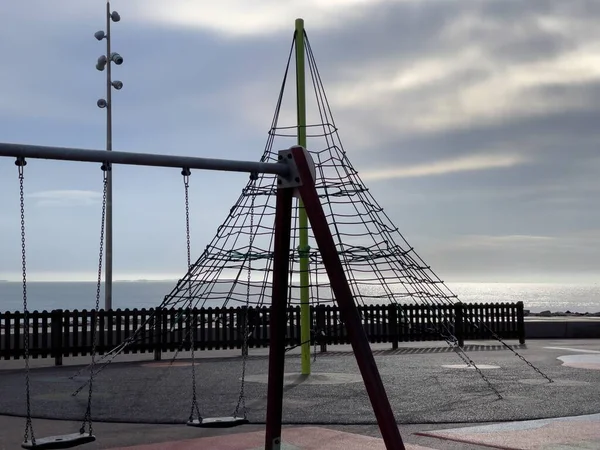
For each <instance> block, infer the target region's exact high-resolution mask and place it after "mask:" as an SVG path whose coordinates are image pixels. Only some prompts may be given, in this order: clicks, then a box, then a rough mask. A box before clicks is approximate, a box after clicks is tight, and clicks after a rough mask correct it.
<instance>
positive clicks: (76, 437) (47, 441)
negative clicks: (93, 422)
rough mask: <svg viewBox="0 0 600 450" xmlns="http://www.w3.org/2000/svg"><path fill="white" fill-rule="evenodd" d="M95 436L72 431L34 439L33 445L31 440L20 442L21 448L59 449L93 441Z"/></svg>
mask: <svg viewBox="0 0 600 450" xmlns="http://www.w3.org/2000/svg"><path fill="white" fill-rule="evenodd" d="M95 440H96V437H95V436H94V435H91V434H89V433H72V434H63V435H61V436H48V437H44V438H40V439H36V440H35V445H34V444H33V442H32V441H30V440H29V441H25V442H23V443H22V444H21V447H23V448H33V449H39V450H43V449H46V448H53V449H60V448H71V447H76V446H78V445H81V444H87V443H89V442H94V441H95Z"/></svg>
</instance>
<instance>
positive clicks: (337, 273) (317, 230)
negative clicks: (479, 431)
mask: <svg viewBox="0 0 600 450" xmlns="http://www.w3.org/2000/svg"><path fill="white" fill-rule="evenodd" d="M291 152H292V155H293V158H294V161H295V163H296V167H297V168H298V173H299V175H300V180H302V185H301V186H300V187H298V191H299V192H300V196H301V197H302V199H303V200H304V205H305V208H306V213H307V215H308V218H309V220H310V224H311V226H312V229H313V232H314V235H315V240H316V241H317V245H318V246H319V251H320V252H321V256H322V258H323V263H324V264H325V269H326V270H327V275H328V276H329V281H330V283H331V288H332V290H333V293H334V296H335V299H336V301H337V303H338V306H339V308H340V313H341V316H342V320H343V322H344V324H345V325H346V331H347V333H348V338H349V339H350V343H351V344H352V350H354V355H355V357H356V362H357V364H358V367H359V369H360V373H361V375H362V378H363V381H364V383H365V388H366V390H367V394H368V395H369V399H370V400H371V405H372V407H373V412H374V413H375V417H376V418H377V423H378V424H379V429H380V431H381V435H382V437H383V441H384V442H385V447H386V448H387V449H388V450H405V447H404V443H403V442H402V437H401V436H400V431H399V430H398V425H397V424H396V419H395V418H394V413H393V411H392V407H391V405H390V402H389V399H388V397H387V394H386V392H385V387H384V386H383V382H382V380H381V376H380V375H379V370H378V369H377V364H376V363H375V358H374V357H373V353H372V352H371V347H370V346H369V340H368V339H367V335H366V333H365V330H364V328H363V325H362V321H361V319H360V315H359V314H358V309H357V308H356V304H355V303H354V299H353V298H352V291H351V290H350V286H349V285H348V280H347V278H346V275H345V274H344V269H343V267H342V263H341V261H340V257H339V255H338V252H337V249H336V248H335V243H334V241H333V236H332V235H331V231H330V230H329V225H328V224H327V218H326V217H325V213H324V211H323V207H322V206H321V203H320V200H319V196H318V194H317V191H316V189H315V184H314V181H313V180H312V175H311V173H310V170H309V167H308V163H307V160H306V157H305V156H304V152H303V149H302V148H292V149H291ZM286 267H287V266H286Z"/></svg>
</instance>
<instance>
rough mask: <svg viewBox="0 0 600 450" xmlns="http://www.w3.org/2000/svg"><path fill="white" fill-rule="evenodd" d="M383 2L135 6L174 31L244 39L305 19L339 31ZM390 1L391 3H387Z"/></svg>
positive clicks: (151, 0) (149, 2)
mask: <svg viewBox="0 0 600 450" xmlns="http://www.w3.org/2000/svg"><path fill="white" fill-rule="evenodd" d="M383 1H384V0H287V1H285V2H282V1H279V0H254V1H252V2H247V1H238V0H221V1H218V2H197V1H194V0H179V1H176V2H175V1H173V2H168V3H167V2H164V1H158V0H144V1H143V2H141V1H137V2H135V3H136V4H137V5H136V6H137V8H139V11H138V17H139V18H142V19H143V20H146V21H151V22H154V23H158V24H163V25H168V26H172V27H190V28H196V29H206V30H210V31H212V32H214V33H217V34H219V35H222V36H227V37H235V38H242V37H246V36H257V35H267V34H272V33H275V32H278V31H282V30H288V29H290V27H291V26H292V24H293V22H292V21H293V20H294V19H295V18H297V17H302V18H305V19H306V20H307V22H309V23H310V26H311V28H325V27H327V28H339V27H342V26H344V20H347V19H349V18H354V17H359V16H360V15H361V14H364V13H365V12H367V11H368V8H372V7H374V6H377V4H379V3H383ZM387 1H390V0H387Z"/></svg>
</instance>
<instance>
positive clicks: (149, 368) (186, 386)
mask: <svg viewBox="0 0 600 450" xmlns="http://www.w3.org/2000/svg"><path fill="white" fill-rule="evenodd" d="M511 344H513V343H512V342H511ZM372 347H373V350H374V354H375V359H376V362H377V364H378V367H379V369H380V372H381V374H382V379H383V381H384V384H385V386H386V389H387V392H388V396H389V397H390V401H391V403H392V407H393V410H394V412H395V414H396V417H397V420H398V423H399V427H400V431H401V433H402V436H403V439H404V442H405V443H406V444H407V449H414V450H420V449H425V450H426V449H433V450H449V449H465V450H471V449H483V448H499V449H532V450H534V449H535V450H537V449H539V450H541V449H544V450H546V449H548V450H549V449H552V450H558V449H600V340H574V339H571V340H535V341H528V342H527V344H526V345H524V346H518V345H517V346H516V347H515V348H516V350H517V351H518V352H519V353H520V354H521V355H523V356H524V357H525V358H526V359H527V361H529V362H531V363H532V364H533V365H534V366H535V367H536V368H538V369H539V370H540V371H541V372H542V373H543V374H545V375H547V376H548V377H549V378H551V379H552V380H553V383H549V382H548V380H547V379H546V378H544V377H543V376H542V375H540V374H539V373H538V372H537V371H536V370H534V369H533V368H532V367H531V366H529V365H528V364H527V363H526V362H524V361H523V360H522V359H520V358H519V357H517V356H515V354H514V353H512V352H511V351H509V350H507V349H505V348H504V349H503V348H502V346H499V345H498V343H496V342H472V343H467V345H466V349H467V350H468V351H467V355H468V356H469V357H470V358H471V359H472V360H473V361H474V362H475V364H477V365H478V367H479V368H480V371H481V373H483V374H484V375H485V377H486V378H487V379H488V380H489V381H490V383H491V385H492V386H494V387H495V389H496V390H497V391H498V392H499V393H500V394H501V396H502V399H499V398H498V396H497V394H496V393H495V392H494V391H493V390H492V389H491V388H490V387H489V386H488V384H487V383H486V382H485V381H484V380H483V379H482V378H481V376H480V375H479V374H478V373H477V371H476V370H473V369H471V368H465V365H464V363H463V362H462V361H461V360H460V359H459V358H458V357H457V356H456V355H455V354H454V353H453V352H451V351H447V349H446V347H447V344H445V343H439V342H419V343H415V342H410V343H404V344H402V345H401V347H400V348H399V349H397V350H394V351H392V350H390V349H389V347H388V346H384V345H378V344H373V346H372ZM236 352H238V351H221V352H202V353H200V354H199V355H198V356H199V358H198V361H197V374H196V376H197V389H198V399H199V403H200V408H201V413H202V414H203V415H204V416H205V417H210V416H221V415H231V413H232V411H233V408H234V407H235V406H236V404H237V401H238V398H239V378H240V359H241V358H239V356H238V355H237V354H236ZM291 353H292V354H290V355H289V357H288V360H287V362H286V369H287V370H286V373H287V374H288V375H287V376H286V382H285V392H284V423H285V424H286V425H285V426H284V431H283V445H282V447H281V448H282V450H288V449H289V450H295V449H316V448H320V449H331V450H336V449H342V448H343V449H345V450H352V449H354V448H356V449H358V448H373V449H377V448H382V449H383V448H385V447H384V445H383V441H382V440H381V439H380V438H379V432H378V427H377V425H376V422H375V420H374V417H373V413H372V412H371V410H370V404H369V402H368V399H367V396H366V393H365V392H364V386H363V385H362V380H361V378H360V374H359V373H358V368H357V366H356V363H355V362H354V358H353V355H352V354H351V353H350V352H349V348H347V347H343V346H338V347H331V351H330V352H328V353H326V354H324V355H320V354H319V355H318V356H317V361H316V362H315V363H314V364H313V373H314V375H312V376H311V377H309V378H307V379H306V378H303V377H301V376H299V375H298V374H297V372H299V362H298V357H297V354H294V353H293V352H291ZM265 355H266V352H265V351H264V350H260V351H259V350H257V351H255V352H252V353H251V357H250V359H249V361H248V367H247V369H248V375H247V378H246V383H245V394H246V395H245V401H246V406H247V412H248V418H249V420H250V422H251V423H250V424H249V425H244V426H240V427H236V428H230V429H198V428H191V427H187V426H185V425H183V423H184V422H185V420H186V419H187V416H188V415H189V410H190V401H191V398H190V392H191V379H190V372H191V366H190V364H189V360H188V359H186V357H187V356H188V355H181V356H180V358H178V360H177V362H176V364H173V365H172V366H171V365H169V361H170V360H169V359H167V355H165V359H164V360H163V361H160V362H155V361H149V360H148V359H147V358H148V355H123V357H120V358H119V359H118V360H117V361H115V362H114V363H113V364H111V365H109V366H107V368H106V369H105V370H104V371H103V372H102V373H101V374H100V375H99V376H98V378H97V381H96V382H95V383H94V402H93V414H94V418H95V420H96V422H95V424H94V433H95V434H96V436H97V441H96V442H94V443H91V444H87V445H85V446H84V447H82V448H89V449H122V448H131V450H136V449H137V450H154V449H159V448H160V449H165V450H168V449H200V448H203V449H205V448H215V449H220V448H222V449H231V450H233V449H236V450H238V449H239V450H242V449H244V450H254V449H258V448H261V446H262V445H263V440H264V409H265V404H266V376H265V374H266V368H267V360H266V357H265ZM84 362H85V359H81V358H69V359H66V360H65V365H64V366H62V367H51V366H49V365H50V364H52V360H46V361H45V362H44V360H34V361H32V365H33V367H34V369H33V370H32V377H31V383H32V405H33V406H32V412H33V415H34V417H37V418H36V419H34V428H35V429H36V435H37V436H46V435H56V434H64V433H70V432H74V431H76V430H77V429H78V428H79V425H80V418H81V417H82V409H81V408H83V406H84V405H85V400H86V397H87V390H84V391H83V392H82V393H81V394H79V395H78V396H76V397H73V396H72V395H71V393H72V392H73V390H74V389H76V388H77V387H78V386H80V385H81V383H82V380H84V378H85V377H84V376H82V377H76V379H75V380H69V379H68V377H69V376H70V375H73V373H75V371H76V370H77V369H79V368H80V367H81V366H77V365H76V364H82V363H84ZM22 365H23V361H1V362H0V380H1V382H0V398H1V399H2V401H1V402H0V414H3V415H2V416H0V449H4V448H6V449H9V448H10V449H12V448H18V446H19V445H20V442H21V441H22V438H23V430H24V420H23V418H21V417H15V416H14V415H20V414H23V413H24V412H25V411H24V410H25V408H24V406H25V402H24V395H23V390H24V386H23V385H24V380H23V373H22V370H20V369H18V368H19V367H22ZM40 366H46V367H40ZM1 369H4V370H1ZM79 397H81V398H79ZM41 417H43V418H45V419H46V420H42V419H40V418H41ZM58 417H60V418H62V419H70V420H73V421H74V422H72V423H70V422H69V421H65V420H61V421H57V420H51V419H52V418H58ZM110 422H129V423H110ZM131 422H137V423H131ZM159 424H160V425H159Z"/></svg>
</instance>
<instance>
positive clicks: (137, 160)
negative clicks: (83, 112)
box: [0, 143, 290, 178]
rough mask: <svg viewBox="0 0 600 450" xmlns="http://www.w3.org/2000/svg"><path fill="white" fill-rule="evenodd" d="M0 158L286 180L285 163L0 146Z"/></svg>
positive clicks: (32, 146)
mask: <svg viewBox="0 0 600 450" xmlns="http://www.w3.org/2000/svg"><path fill="white" fill-rule="evenodd" d="M0 156H9V157H10V156H13V157H15V158H18V157H23V158H34V159H53V160H62V161H81V162H97V163H109V164H125V165H131V166H154V167H178V168H181V169H183V168H188V169H204V170H221V171H226V172H250V173H253V172H255V173H270V174H274V175H281V176H283V177H285V178H287V177H288V176H289V172H290V169H289V167H288V165H287V164H285V163H264V162H256V161H237V160H228V159H213V158H197V157H193V156H176V155H158V154H152V153H131V152H118V151H106V150H86V149H81V148H68V147H46V146H41V145H25V144H6V143H0Z"/></svg>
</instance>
